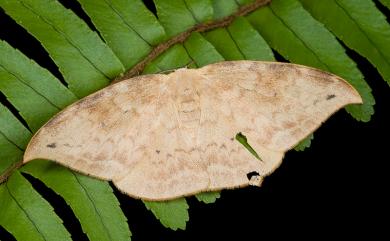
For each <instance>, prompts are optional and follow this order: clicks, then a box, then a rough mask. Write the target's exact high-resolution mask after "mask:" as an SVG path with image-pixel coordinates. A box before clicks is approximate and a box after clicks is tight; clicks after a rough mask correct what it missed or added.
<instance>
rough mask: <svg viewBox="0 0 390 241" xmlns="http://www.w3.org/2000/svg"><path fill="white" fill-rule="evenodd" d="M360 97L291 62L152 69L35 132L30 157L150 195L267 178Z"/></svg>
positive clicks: (147, 197)
mask: <svg viewBox="0 0 390 241" xmlns="http://www.w3.org/2000/svg"><path fill="white" fill-rule="evenodd" d="M359 103H362V99H361V97H360V95H359V94H358V92H357V91H356V90H355V89H354V88H353V87H352V86H351V85H350V84H348V83H347V82H346V81H344V80H343V79H341V78H339V77H337V76H335V75H333V74H329V73H326V72H323V71H320V70H317V69H313V68H309V67H305V66H300V65H295V64H289V63H278V62H260V61H226V62H220V63H216V64H210V65H207V66H205V67H202V68H199V69H186V68H184V69H178V70H176V71H175V72H173V73H170V74H168V75H165V74H152V75H142V76H137V77H134V78H131V79H127V80H123V81H121V82H119V83H116V84H113V85H110V86H108V87H106V88H104V89H102V90H100V91H98V92H96V93H94V94H91V95H89V96H87V97H85V98H83V99H81V100H80V101H78V102H76V103H74V104H72V105H70V106H69V107H67V108H66V109H64V110H63V111H62V112H60V113H59V114H57V115H56V116H55V117H54V118H52V119H51V120H50V121H49V122H47V123H46V124H45V125H44V126H43V127H42V128H41V129H40V130H39V131H38V132H37V133H36V134H35V136H34V137H33V138H32V140H31V141H30V143H29V145H28V147H27V150H26V152H25V155H24V160H23V162H24V163H26V162H29V161H31V160H33V159H48V160H52V161H55V162H57V163H60V164H62V165H64V166H67V167H69V168H71V169H73V170H76V171H79V172H81V173H84V174H88V175H91V176H94V177H97V178H100V179H105V180H111V181H112V182H113V183H114V184H115V186H116V187H117V188H118V189H119V190H121V191H122V192H124V193H126V194H128V195H129V196H132V197H135V198H142V199H144V200H168V199H174V198H177V197H181V196H188V195H193V194H196V193H199V192H205V191H216V190H221V189H226V188H237V187H244V186H247V185H257V186H260V184H261V181H262V180H263V178H264V177H265V176H266V175H268V174H270V173H271V172H272V171H274V170H275V169H276V168H277V167H278V166H279V165H280V163H281V161H282V159H283V156H284V154H285V152H286V151H288V150H290V149H292V148H293V147H294V146H296V145H297V144H298V143H299V142H300V141H301V140H303V139H304V138H305V137H307V136H308V135H309V134H311V133H312V132H313V131H314V130H315V129H317V128H318V127H319V126H320V125H321V123H322V122H324V121H325V120H326V119H327V118H329V116H330V115H332V114H333V113H334V112H335V111H337V110H339V109H340V108H342V107H344V106H346V105H348V104H359ZM237 133H242V134H243V135H244V136H245V137H246V138H247V140H248V142H249V144H250V145H251V146H252V147H253V149H254V150H255V151H256V152H257V154H258V156H259V158H257V157H256V156H255V155H252V154H251V153H250V152H249V151H248V150H247V149H246V148H245V147H244V146H243V145H241V144H240V143H239V142H238V141H237V140H236V139H235V137H236V135H237ZM249 173H255V174H256V175H252V176H251V177H248V176H247V174H249Z"/></svg>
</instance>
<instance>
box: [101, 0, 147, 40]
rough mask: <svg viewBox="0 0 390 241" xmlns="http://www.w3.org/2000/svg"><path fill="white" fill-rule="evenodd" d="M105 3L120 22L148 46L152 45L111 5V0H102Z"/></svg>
mask: <svg viewBox="0 0 390 241" xmlns="http://www.w3.org/2000/svg"><path fill="white" fill-rule="evenodd" d="M104 1H105V2H106V3H107V5H108V6H109V7H110V8H111V10H112V11H113V12H114V13H115V14H116V15H118V17H119V18H120V19H121V20H122V22H123V23H124V24H125V25H126V26H127V27H128V28H129V29H130V30H132V31H133V32H134V33H135V34H137V35H138V37H140V38H141V39H142V40H143V41H145V43H147V44H148V45H149V46H150V47H152V46H153V45H152V44H151V43H149V42H148V41H147V40H146V39H144V37H142V35H141V34H140V33H139V32H138V31H137V30H135V29H134V28H133V27H132V26H131V25H130V24H129V23H128V22H127V21H126V20H125V19H124V18H123V16H122V15H121V14H120V12H119V11H118V10H117V9H116V8H115V7H114V6H113V5H112V2H111V1H107V0H104Z"/></svg>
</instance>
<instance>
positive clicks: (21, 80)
mask: <svg viewBox="0 0 390 241" xmlns="http://www.w3.org/2000/svg"><path fill="white" fill-rule="evenodd" d="M0 68H3V69H4V70H6V71H7V72H8V73H9V74H10V75H12V76H14V77H15V78H16V79H18V80H19V82H20V83H21V84H23V85H24V86H26V87H27V88H29V89H31V90H32V91H33V92H35V93H36V94H37V95H39V96H41V97H42V98H44V99H45V100H46V101H47V102H49V104H51V105H52V106H53V107H55V108H57V109H58V110H61V107H59V106H57V105H56V104H54V103H53V102H51V101H50V100H49V99H48V98H47V97H46V96H44V95H42V94H41V93H40V92H39V91H38V90H36V89H34V88H33V87H32V86H30V85H28V84H27V83H26V82H25V81H23V78H21V77H19V75H18V74H16V73H14V72H12V71H10V70H8V69H6V68H5V67H4V65H2V64H0Z"/></svg>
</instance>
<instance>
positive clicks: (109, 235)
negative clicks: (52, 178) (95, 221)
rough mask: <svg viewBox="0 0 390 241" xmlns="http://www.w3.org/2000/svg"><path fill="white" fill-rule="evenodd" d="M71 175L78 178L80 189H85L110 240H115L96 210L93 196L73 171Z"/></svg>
mask: <svg viewBox="0 0 390 241" xmlns="http://www.w3.org/2000/svg"><path fill="white" fill-rule="evenodd" d="M71 173H72V174H73V176H74V177H75V178H76V181H77V183H78V184H79V185H80V187H81V188H82V189H83V191H84V192H85V194H86V195H87V198H88V200H89V201H90V202H91V203H92V206H93V209H94V210H95V212H96V214H97V215H98V217H99V220H100V222H101V223H102V225H103V228H104V230H106V232H107V235H108V237H109V238H110V240H113V238H112V237H111V234H110V232H109V230H108V228H107V227H106V225H105V223H104V222H103V218H102V216H101V214H100V212H99V210H98V209H97V208H96V205H95V202H94V201H93V200H92V198H91V196H90V195H89V193H88V191H87V189H86V188H85V187H84V185H83V184H82V183H81V182H80V180H79V178H78V177H77V175H76V174H75V173H74V172H73V171H71Z"/></svg>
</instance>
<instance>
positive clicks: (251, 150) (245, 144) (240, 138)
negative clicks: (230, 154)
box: [236, 132, 261, 161]
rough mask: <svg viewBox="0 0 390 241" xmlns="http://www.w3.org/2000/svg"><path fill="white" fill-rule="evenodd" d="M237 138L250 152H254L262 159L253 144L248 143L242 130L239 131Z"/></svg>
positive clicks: (253, 153)
mask: <svg viewBox="0 0 390 241" xmlns="http://www.w3.org/2000/svg"><path fill="white" fill-rule="evenodd" d="M236 140H237V141H238V142H240V143H241V144H242V145H243V146H244V147H245V148H246V149H247V150H248V151H249V152H250V153H252V155H254V156H255V157H256V158H257V159H259V160H260V161H261V158H260V156H259V155H258V154H257V152H256V151H255V149H253V148H252V147H251V145H250V144H249V143H248V140H247V138H246V136H244V135H243V134H242V133H241V132H239V133H237V135H236Z"/></svg>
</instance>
